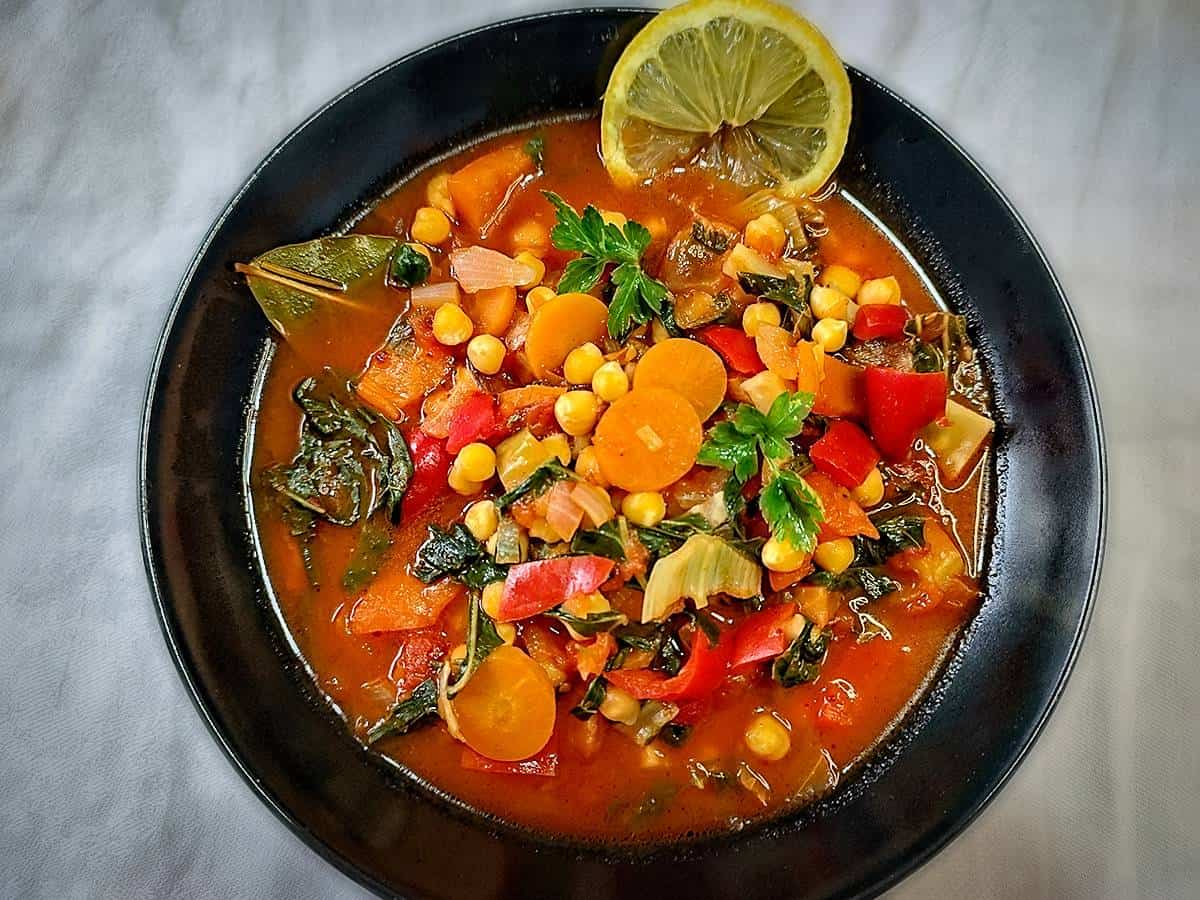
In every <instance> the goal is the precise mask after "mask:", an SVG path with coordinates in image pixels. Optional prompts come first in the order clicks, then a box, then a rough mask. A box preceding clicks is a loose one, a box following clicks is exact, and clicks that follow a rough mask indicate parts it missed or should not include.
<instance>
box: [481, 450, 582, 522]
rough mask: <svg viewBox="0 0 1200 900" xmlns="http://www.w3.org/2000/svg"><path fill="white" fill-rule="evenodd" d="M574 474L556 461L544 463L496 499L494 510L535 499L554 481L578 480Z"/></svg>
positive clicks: (502, 509) (504, 508) (501, 509)
mask: <svg viewBox="0 0 1200 900" xmlns="http://www.w3.org/2000/svg"><path fill="white" fill-rule="evenodd" d="M578 477H579V476H577V475H576V474H575V473H574V472H572V471H571V470H570V469H568V468H567V467H566V466H564V465H563V464H562V463H560V462H559V461H558V460H556V459H552V460H550V461H549V462H544V463H542V464H541V465H540V466H538V467H537V468H536V469H534V470H533V471H532V472H530V473H529V475H527V476H526V477H525V480H524V481H522V482H520V483H519V484H517V485H515V486H514V487H513V489H512V490H511V491H506V492H505V493H503V494H501V495H500V496H499V497H497V498H496V509H498V510H500V511H501V512H503V511H504V510H506V509H508V508H509V507H510V506H512V505H513V504H514V503H516V502H517V501H518V500H522V499H524V498H525V497H536V496H538V495H539V494H542V493H544V492H545V491H547V490H548V489H549V488H550V486H551V485H553V484H554V483H555V482H556V481H562V480H564V479H567V478H578Z"/></svg>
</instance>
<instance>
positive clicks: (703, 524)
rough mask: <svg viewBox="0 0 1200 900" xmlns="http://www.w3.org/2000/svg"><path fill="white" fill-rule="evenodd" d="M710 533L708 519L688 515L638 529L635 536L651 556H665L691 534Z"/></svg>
mask: <svg viewBox="0 0 1200 900" xmlns="http://www.w3.org/2000/svg"><path fill="white" fill-rule="evenodd" d="M711 531H712V526H711V525H710V524H709V523H708V519H706V518H704V516H702V515H700V514H699V513H688V514H687V515H684V516H680V517H679V518H677V519H663V520H662V521H661V522H659V523H658V524H657V525H649V526H644V527H639V528H638V529H637V536H638V540H640V541H641V542H642V543H643V544H645V545H646V549H647V550H649V551H650V553H651V555H652V556H667V555H669V554H671V553H674V552H675V551H676V550H678V549H679V548H680V547H682V546H683V545H684V542H685V541H687V539H688V538H690V537H691V536H692V535H693V534H708V533H709V532H711Z"/></svg>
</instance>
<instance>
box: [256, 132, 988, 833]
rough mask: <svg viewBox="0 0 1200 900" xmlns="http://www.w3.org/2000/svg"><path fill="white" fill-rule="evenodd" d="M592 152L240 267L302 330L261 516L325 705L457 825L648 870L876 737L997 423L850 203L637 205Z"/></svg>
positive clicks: (268, 427) (573, 148) (958, 546)
mask: <svg viewBox="0 0 1200 900" xmlns="http://www.w3.org/2000/svg"><path fill="white" fill-rule="evenodd" d="M598 141H599V136H598V125H597V121H596V120H594V119H588V120H583V121H577V122H562V123H556V124H550V125H546V126H543V127H540V128H537V129H535V130H531V131H528V132H525V133H517V134H508V135H504V136H501V137H497V138H495V139H493V140H490V141H488V142H485V143H483V144H480V145H478V146H475V147H472V148H470V149H469V150H466V151H464V152H462V153H460V154H458V155H456V156H453V157H451V158H448V159H446V160H444V161H442V162H441V163H440V164H438V165H437V166H435V167H433V168H432V169H430V170H429V171H427V172H423V173H421V174H420V175H418V176H416V177H414V178H413V179H412V180H411V181H409V182H408V183H406V184H404V185H403V186H402V187H400V188H399V189H398V190H396V191H395V192H394V193H392V194H390V195H389V196H387V197H386V198H384V199H383V200H382V201H380V202H379V203H378V205H377V206H375V207H374V209H372V210H371V211H370V212H369V213H368V214H367V215H366V216H365V217H364V218H363V219H362V220H361V221H360V222H359V223H358V224H357V225H356V227H355V228H354V233H355V234H357V235H361V236H362V237H361V238H360V239H357V240H356V239H354V238H341V239H336V238H335V239H325V240H326V243H324V244H320V245H319V242H317V243H313V244H309V245H299V249H297V248H281V250H280V251H273V253H269V254H264V256H262V257H259V258H258V259H257V260H255V261H254V262H252V263H250V264H248V265H246V266H241V267H239V268H240V269H241V271H243V272H244V273H245V274H246V276H247V280H248V281H249V283H250V286H251V287H252V288H253V289H254V291H255V294H256V296H257V297H258V299H259V300H260V302H262V303H263V306H264V309H265V310H266V311H267V313H268V315H269V316H270V317H271V318H272V321H273V322H274V323H275V324H276V326H277V328H279V330H280V331H281V333H282V334H283V335H284V337H285V340H282V341H280V342H279V343H278V346H277V347H276V349H275V353H274V355H273V358H272V360H271V363H270V370H269V373H268V376H267V378H266V382H265V386H264V388H263V392H262V397H261V402H260V404H259V406H258V409H257V412H256V416H255V428H254V444H253V464H252V491H253V500H254V516H255V523H256V526H257V530H258V535H259V538H260V542H261V546H262V550H263V555H264V561H265V565H266V570H267V572H268V574H269V577H270V581H271V584H272V587H273V590H274V593H275V596H276V597H277V599H278V603H279V608H280V610H281V611H282V614H283V618H284V621H285V623H286V627H287V628H288V629H289V631H290V633H291V634H292V636H293V637H294V639H295V642H296V644H297V646H298V647H299V648H300V651H301V652H302V654H303V656H304V659H305V660H306V662H307V664H308V667H309V669H310V670H311V672H312V674H313V676H314V678H315V679H316V682H317V685H318V687H319V688H320V690H321V691H322V692H323V693H324V694H325V695H327V696H328V698H329V699H330V701H331V702H332V703H333V704H334V705H335V707H336V709H337V710H338V711H339V712H340V714H341V715H342V716H343V717H344V718H345V721H346V723H347V727H348V728H350V729H351V730H352V731H353V733H354V734H355V735H356V736H357V737H358V738H359V739H360V740H362V741H363V742H364V743H365V744H367V745H369V746H370V748H371V749H372V750H373V751H375V752H378V753H381V754H384V755H385V756H387V757H389V758H391V759H393V760H395V761H396V762H397V763H399V764H400V765H402V766H404V767H406V768H407V769H409V770H411V771H412V772H414V773H415V774H416V775H418V776H419V777H421V778H423V779H425V780H427V781H428V782H429V783H431V784H432V785H434V786H436V787H437V788H438V789H440V790H441V791H444V792H445V793H447V794H450V795H452V796H454V797H456V798H458V799H460V800H462V801H464V802H466V803H468V804H470V805H471V806H473V807H475V808H477V809H480V810H483V811H485V812H487V813H490V814H493V815H495V816H498V817H499V818H501V819H503V820H506V821H508V822H511V823H514V824H518V825H523V826H530V827H534V828H537V829H539V830H542V831H545V832H549V833H553V834H560V835H567V836H570V837H574V838H584V839H595V840H601V841H630V840H634V841H637V840H648V839H663V838H669V837H672V836H678V835H682V834H689V833H701V832H708V831H713V830H724V829H729V828H737V827H740V826H742V825H743V824H744V823H747V822H750V821H752V820H755V819H759V818H762V817H765V816H770V815H773V814H777V813H780V812H781V811H784V810H788V809H792V808H795V807H796V806H798V805H800V804H803V803H805V802H808V801H810V800H812V799H813V798H816V797H819V796H821V795H823V794H825V793H827V792H829V791H830V790H832V789H834V788H835V787H836V786H837V784H838V781H839V779H840V778H841V777H842V776H843V774H844V773H845V772H846V771H847V770H848V769H849V768H851V767H852V766H854V764H855V763H856V761H858V760H860V759H861V758H862V757H863V756H864V754H866V753H868V752H869V751H870V750H871V748H872V747H874V746H875V745H876V744H877V743H878V742H879V741H880V740H881V739H882V738H883V737H884V736H886V735H887V734H888V732H889V730H890V729H892V728H893V727H894V726H895V724H896V723H897V721H898V720H899V719H900V717H902V716H903V714H904V712H905V710H906V708H907V707H908V706H909V705H910V704H911V703H912V702H913V700H914V699H915V698H917V697H919V696H920V694H921V692H922V690H923V688H924V687H925V686H926V684H927V683H928V682H929V680H930V679H931V677H933V676H934V675H935V674H936V672H937V671H938V668H939V664H940V662H941V661H942V659H943V658H944V656H945V654H946V652H947V650H948V648H949V646H950V645H951V643H952V642H953V639H954V637H955V635H956V634H957V632H958V631H959V629H960V627H961V626H962V625H963V623H964V622H965V621H966V620H967V619H968V618H969V617H970V616H971V614H972V612H973V611H974V609H975V608H976V606H977V604H978V601H979V597H978V588H977V583H976V580H975V578H976V574H977V571H978V567H979V563H980V557H979V554H980V547H981V546H982V544H983V538H984V534H983V529H984V528H985V527H986V509H987V497H988V483H987V478H988V467H987V465H986V464H985V463H984V462H983V460H984V459H985V457H986V447H987V443H988V441H989V438H990V434H991V430H992V426H991V421H990V419H989V418H988V409H987V392H986V385H985V383H984V379H983V377H982V374H981V372H980V370H979V367H978V364H977V361H976V360H975V358H974V354H973V353H972V350H971V348H970V346H969V344H968V343H967V339H966V335H965V329H964V327H963V323H962V320H961V319H960V318H959V317H957V316H953V315H950V314H948V313H946V312H945V311H943V310H941V309H939V308H938V306H937V305H936V304H935V302H934V298H933V297H932V296H931V295H930V293H929V291H928V289H927V287H926V283H925V282H924V280H923V279H922V278H921V276H920V274H919V273H918V272H917V271H915V270H914V269H913V268H912V267H911V266H910V264H909V263H908V261H907V258H906V257H905V256H904V255H903V254H902V253H901V252H900V250H899V248H898V247H897V245H896V244H894V243H893V242H892V241H891V240H890V239H889V237H888V235H886V234H885V233H883V232H882V231H881V230H879V229H878V228H877V227H876V226H875V225H873V224H872V222H871V221H870V220H869V219H868V218H866V217H865V216H864V215H863V213H862V212H861V211H860V210H859V208H858V207H857V206H856V205H855V204H854V203H853V202H852V200H851V199H850V198H848V197H847V196H845V195H843V194H840V193H837V192H836V191H832V192H829V193H828V194H827V195H826V196H824V197H823V198H819V199H817V200H814V201H797V202H788V201H785V200H783V199H781V198H779V197H777V196H774V195H773V194H771V193H770V192H769V191H760V192H757V193H751V194H750V195H749V196H747V192H746V191H745V190H740V189H738V188H736V187H734V186H732V185H731V184H729V183H728V182H726V181H720V180H717V179H714V178H711V177H710V176H709V175H708V174H707V173H706V172H705V171H703V170H702V169H700V168H698V167H678V168H677V169H676V170H674V171H671V172H668V173H666V174H663V175H660V176H658V177H656V178H654V179H653V180H652V181H650V182H649V183H648V184H646V185H644V186H639V187H637V188H635V189H625V188H619V187H617V186H616V185H614V183H613V182H612V181H611V180H610V179H609V177H608V174H607V173H606V171H605V168H604V165H603V163H602V161H601V159H600V156H599V153H598V149H597V148H598ZM367 236H371V237H367ZM347 241H349V243H348V242H347ZM297 297H299V298H300V299H299V300H297Z"/></svg>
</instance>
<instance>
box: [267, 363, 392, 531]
mask: <svg viewBox="0 0 1200 900" xmlns="http://www.w3.org/2000/svg"><path fill="white" fill-rule="evenodd" d="M317 390H318V382H317V379H316V378H306V379H304V380H303V381H302V382H300V384H299V385H298V386H297V387H296V390H295V392H294V394H293V396H294V398H295V401H296V403H297V405H298V406H299V407H300V408H301V409H302V410H303V411H304V423H303V425H302V430H301V433H300V449H299V452H298V453H297V454H296V456H295V458H294V459H293V460H292V461H291V463H289V464H287V465H280V466H274V467H272V468H271V469H268V470H267V473H266V478H267V483H268V484H270V485H271V486H272V487H273V488H275V489H276V490H277V491H279V492H280V493H281V494H283V495H284V496H286V497H288V498H289V499H291V500H292V501H293V502H295V503H297V504H299V505H300V506H303V507H305V508H306V509H308V510H310V511H311V512H313V513H316V514H317V515H319V516H321V517H322V518H325V519H328V520H329V521H330V522H333V523H334V524H335V525H342V526H350V525H354V524H356V523H358V522H359V521H361V520H365V519H367V518H369V517H370V516H371V515H372V514H373V513H374V512H375V511H376V510H377V509H379V508H381V507H386V508H387V510H388V513H389V515H390V516H391V517H392V519H393V521H395V519H396V516H397V515H398V513H399V508H400V501H401V500H402V499H403V497H404V492H405V491H406V490H407V489H408V482H409V480H410V479H411V477H412V470H413V467H412V459H411V457H410V455H409V452H408V445H407V444H406V443H405V441H404V436H403V435H402V434H400V430H399V429H398V428H397V427H396V426H395V425H394V424H393V423H391V422H389V421H388V420H386V419H380V418H377V417H376V416H374V415H372V414H371V413H370V412H368V411H367V410H366V409H363V408H362V407H360V406H358V405H357V404H356V403H354V402H353V401H352V400H349V399H347V400H346V401H343V400H341V399H339V398H338V397H337V396H336V394H337V393H338V392H341V393H344V394H345V395H346V396H347V398H348V397H349V391H347V390H346V389H345V387H344V386H342V387H340V388H335V389H333V390H329V391H328V392H325V393H326V395H325V396H323V397H319V396H317V393H316V392H317Z"/></svg>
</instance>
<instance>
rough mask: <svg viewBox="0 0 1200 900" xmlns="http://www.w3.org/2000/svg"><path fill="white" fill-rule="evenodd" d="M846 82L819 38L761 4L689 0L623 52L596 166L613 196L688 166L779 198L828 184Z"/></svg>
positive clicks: (843, 129) (801, 21)
mask: <svg viewBox="0 0 1200 900" xmlns="http://www.w3.org/2000/svg"><path fill="white" fill-rule="evenodd" d="M849 128H850V79H849V78H848V77H847V76H846V70H845V68H844V67H843V66H842V61H841V60H840V59H838V56H837V54H836V53H835V52H834V50H833V48H832V47H831V46H830V45H829V42H828V41H827V40H825V37H824V36H823V35H822V34H821V33H820V32H819V31H817V29H816V28H815V27H814V26H813V25H812V23H811V22H809V21H808V20H807V19H805V18H803V17H802V16H799V15H797V14H796V13H794V12H792V11H791V10H789V9H785V8H784V7H782V6H778V5H776V4H774V3H769V2H766V0H690V2H687V3H684V4H682V5H681V6H677V7H675V8H674V9H670V10H667V11H666V12H664V13H661V14H659V15H658V16H656V17H655V18H654V19H652V20H651V21H650V23H649V24H648V25H647V26H646V27H645V28H644V29H642V31H641V32H640V33H639V34H638V35H637V36H636V37H635V38H634V39H633V40H632V41H631V42H630V43H629V46H628V47H626V48H625V51H624V52H623V53H622V54H621V58H620V59H619V60H618V61H617V65H616V68H614V69H613V73H612V76H611V78H610V79H609V82H608V90H607V91H606V93H605V96H604V113H603V116H602V118H601V122H600V133H601V148H602V150H603V152H604V164H605V166H606V167H607V169H608V172H609V175H611V176H612V178H613V180H614V181H615V182H617V183H618V184H621V185H626V186H629V185H633V184H636V183H638V182H640V181H642V180H644V179H646V178H648V177H650V176H652V175H654V174H655V173H657V172H661V171H664V170H666V169H669V168H671V167H673V166H675V165H679V164H681V163H683V162H687V161H692V162H694V163H695V164H697V165H699V166H701V167H703V168H706V169H709V170H711V171H713V172H715V173H716V174H718V175H719V176H721V177H723V178H727V179H729V180H730V181H733V182H735V183H736V184H739V185H742V186H744V187H747V188H750V187H772V188H774V189H775V190H776V191H777V192H779V193H780V194H783V195H785V196H788V197H797V196H804V195H808V194H811V193H813V192H814V191H816V190H817V188H819V187H820V186H821V185H822V184H824V183H825V180H826V179H827V178H828V177H829V176H830V175H831V174H832V173H833V170H834V169H835V168H836V167H837V164H838V161H839V160H840V159H841V158H842V152H843V151H844V150H845V148H846V135H847V132H848V131H849Z"/></svg>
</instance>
